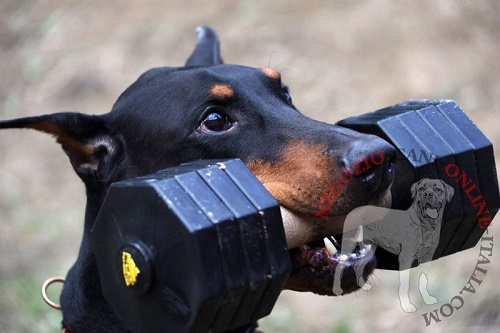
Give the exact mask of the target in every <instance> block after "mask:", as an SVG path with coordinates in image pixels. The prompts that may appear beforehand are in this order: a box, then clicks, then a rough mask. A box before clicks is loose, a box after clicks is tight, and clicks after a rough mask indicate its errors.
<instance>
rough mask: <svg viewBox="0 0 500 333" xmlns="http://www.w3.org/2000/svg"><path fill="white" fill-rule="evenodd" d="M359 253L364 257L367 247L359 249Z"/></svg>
mask: <svg viewBox="0 0 500 333" xmlns="http://www.w3.org/2000/svg"><path fill="white" fill-rule="evenodd" d="M359 254H360V255H361V256H362V257H364V256H365V254H366V249H361V250H359Z"/></svg>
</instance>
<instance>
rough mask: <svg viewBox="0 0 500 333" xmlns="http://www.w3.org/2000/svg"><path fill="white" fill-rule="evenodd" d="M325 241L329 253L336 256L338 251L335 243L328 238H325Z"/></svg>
mask: <svg viewBox="0 0 500 333" xmlns="http://www.w3.org/2000/svg"><path fill="white" fill-rule="evenodd" d="M323 242H325V248H326V251H327V252H328V254H329V255H331V256H334V255H335V254H336V253H337V249H336V248H335V246H334V245H333V243H332V242H331V241H330V240H329V239H328V238H326V237H325V238H323Z"/></svg>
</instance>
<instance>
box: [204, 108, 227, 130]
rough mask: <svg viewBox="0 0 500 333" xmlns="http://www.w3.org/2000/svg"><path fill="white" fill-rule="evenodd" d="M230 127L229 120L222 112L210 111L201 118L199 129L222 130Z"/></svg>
mask: <svg viewBox="0 0 500 333" xmlns="http://www.w3.org/2000/svg"><path fill="white" fill-rule="evenodd" d="M230 127H231V121H230V120H229V118H228V117H227V116H226V115H225V114H224V113H222V112H210V113H208V115H207V116H206V117H205V118H204V119H203V120H202V122H201V124H200V127H199V128H200V129H201V130H203V131H206V132H222V131H225V130H228V129H229V128H230Z"/></svg>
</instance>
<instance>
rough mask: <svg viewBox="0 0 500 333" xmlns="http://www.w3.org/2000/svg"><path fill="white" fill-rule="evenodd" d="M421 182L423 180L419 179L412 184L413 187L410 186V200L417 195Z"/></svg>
mask: <svg viewBox="0 0 500 333" xmlns="http://www.w3.org/2000/svg"><path fill="white" fill-rule="evenodd" d="M422 180H423V179H420V180H419V181H418V182H416V183H413V185H412V186H411V188H410V191H411V198H412V199H414V198H415V195H417V189H418V185H419V184H420V183H421V182H422Z"/></svg>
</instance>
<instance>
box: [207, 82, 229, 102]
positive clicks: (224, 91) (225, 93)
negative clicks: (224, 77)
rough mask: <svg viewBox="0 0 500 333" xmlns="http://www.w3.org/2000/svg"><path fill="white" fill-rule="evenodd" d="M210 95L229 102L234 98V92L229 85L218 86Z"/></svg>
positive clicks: (213, 88) (214, 87) (215, 86)
mask: <svg viewBox="0 0 500 333" xmlns="http://www.w3.org/2000/svg"><path fill="white" fill-rule="evenodd" d="M210 95H212V96H213V97H215V98H217V99H221V100H227V99H231V98H233V96H234V90H233V88H231V86H230V85H228V84H216V85H214V86H213V87H212V89H210Z"/></svg>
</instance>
